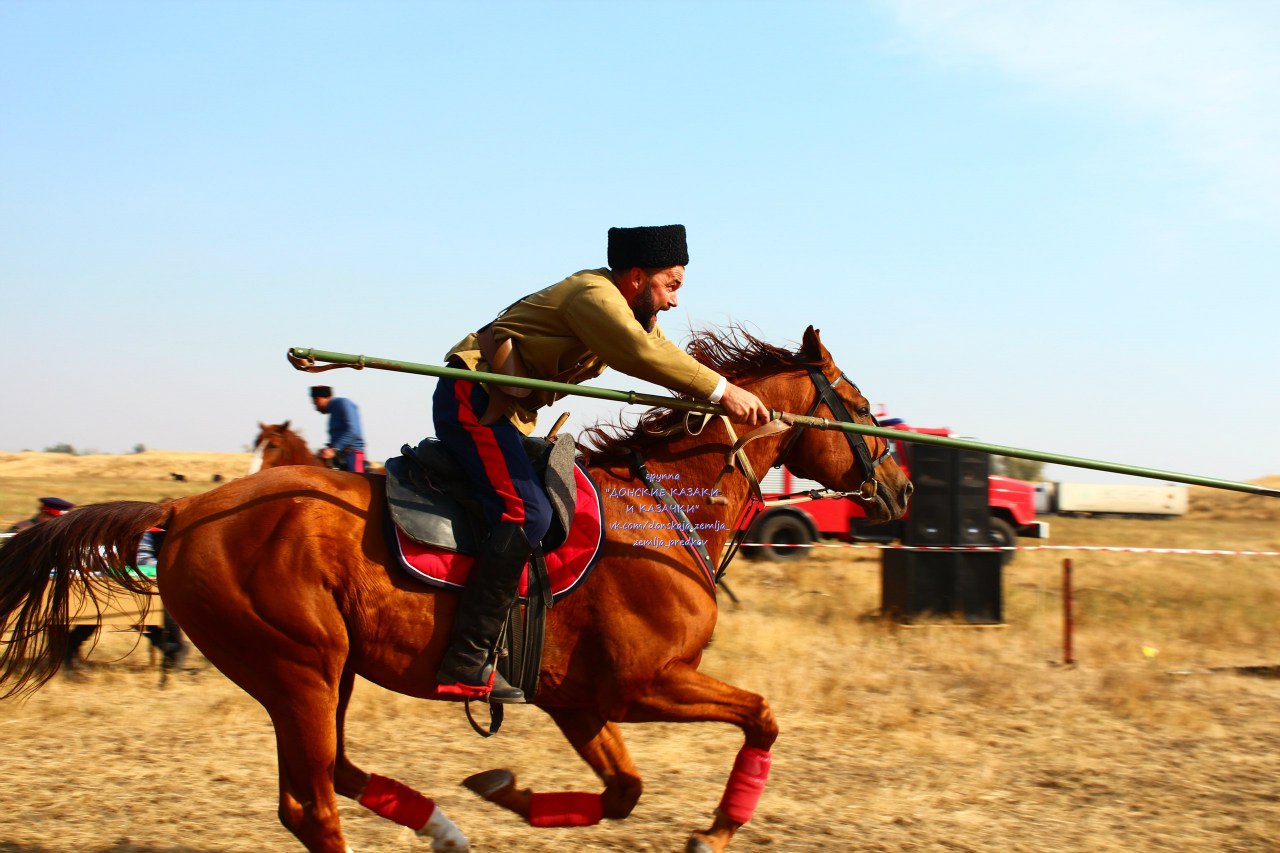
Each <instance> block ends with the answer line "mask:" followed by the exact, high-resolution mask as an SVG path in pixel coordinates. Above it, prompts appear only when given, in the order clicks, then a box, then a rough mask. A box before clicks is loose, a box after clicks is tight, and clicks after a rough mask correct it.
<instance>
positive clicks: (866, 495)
mask: <svg viewBox="0 0 1280 853" xmlns="http://www.w3.org/2000/svg"><path fill="white" fill-rule="evenodd" d="M805 369H806V370H807V371H808V372H809V379H810V380H811V381H812V382H813V385H814V388H816V389H817V391H818V395H817V397H815V398H814V400H813V405H812V406H810V407H809V411H808V412H806V413H805V416H806V417H810V418H811V417H813V415H814V413H815V412H817V411H818V408H819V407H820V406H821V405H822V404H823V403H826V404H827V408H829V409H830V410H831V414H832V416H833V417H834V418H835V419H836V420H837V421H845V422H849V421H853V420H854V419H853V417H852V416H851V415H850V414H849V410H848V408H846V407H845V404H844V400H841V399H840V395H839V394H837V393H836V386H837V385H839V384H840V383H841V382H848V383H849V385H851V386H852V387H853V390H854V391H857V392H858V394H861V393H862V392H861V391H858V386H857V385H856V384H854V382H853V380H851V379H850V378H849V377H848V376H846V375H845V374H844V372H843V371H841V373H840V375H839V376H838V377H836V381H835V382H832V381H830V380H829V379H827V375H826V374H825V373H823V372H822V370H821V368H819V367H818V366H817V365H814V364H807V365H805ZM869 417H870V418H871V423H872V424H874V425H875V426H880V422H879V421H878V420H876V416H875V415H869ZM844 437H845V440H846V441H848V442H849V449H851V450H852V451H853V455H854V456H856V457H857V459H858V464H859V465H861V466H862V474H863V477H864V478H865V479H863V481H862V485H860V486H858V489H857V491H855V492H850V493H849V495H850V496H852V497H855V498H857V499H858V500H860V501H863V502H864V503H870V502H871V501H873V500H875V497H876V494H877V493H878V492H879V490H880V481H879V480H877V479H876V469H877V468H879V467H880V466H881V464H883V463H884V461H885V460H886V459H888V458H889V442H888V440H886V439H881V441H884V449H883V450H881V451H880V454H879V455H878V456H876V457H874V458H873V457H872V456H871V436H867V435H863V436H860V437H858V438H855V437H854V434H853V433H851V432H846V433H845V434H844ZM799 438H800V433H799V432H794V433H792V434H791V437H790V438H788V439H787V443H786V445H785V446H784V447H783V448H782V452H781V453H780V454H778V461H776V462H774V463H773V467H775V468H781V467H782V466H783V464H785V463H786V461H787V457H788V456H790V455H791V451H792V450H793V449H795V446H796V442H797V441H798V440H799Z"/></svg>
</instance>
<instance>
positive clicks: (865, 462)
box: [632, 365, 890, 592]
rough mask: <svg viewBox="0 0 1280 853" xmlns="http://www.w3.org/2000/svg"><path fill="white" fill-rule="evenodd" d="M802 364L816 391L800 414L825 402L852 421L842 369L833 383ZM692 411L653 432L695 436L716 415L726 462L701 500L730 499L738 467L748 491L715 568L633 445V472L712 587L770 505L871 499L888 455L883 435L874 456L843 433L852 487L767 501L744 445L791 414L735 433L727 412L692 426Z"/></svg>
mask: <svg viewBox="0 0 1280 853" xmlns="http://www.w3.org/2000/svg"><path fill="white" fill-rule="evenodd" d="M805 368H806V370H807V372H808V374H809V379H810V381H812V382H813V385H814V388H815V389H816V390H817V395H816V396H815V398H814V401H813V405H812V406H810V407H809V411H808V412H807V413H806V414H805V415H804V417H805V418H808V419H811V418H813V416H814V414H815V413H816V412H817V411H818V409H819V408H820V407H821V406H822V404H824V403H825V404H826V405H827V407H828V408H829V409H830V410H831V414H832V415H833V416H834V417H835V418H836V419H837V420H841V421H850V420H852V418H851V417H850V415H849V410H848V408H847V407H846V406H845V404H844V401H843V400H841V399H840V395H839V394H838V393H836V390H835V387H836V386H837V385H839V384H840V383H841V382H848V383H849V384H850V385H851V386H853V388H854V390H857V387H858V386H857V385H855V384H854V383H853V382H852V381H851V380H850V379H849V378H848V377H847V376H846V375H845V374H844V373H841V374H840V376H839V377H838V378H837V379H836V381H835V382H831V381H830V380H828V379H827V377H826V374H824V373H823V372H822V370H821V369H820V368H818V367H817V366H816V365H805ZM859 393H860V392H859ZM695 414H698V413H695V412H689V413H687V414H686V415H685V417H684V419H683V421H682V422H681V423H680V424H678V425H675V426H671V427H668V428H667V429H664V430H660V431H656V432H653V433H651V434H652V435H656V436H666V435H672V434H674V433H676V432H679V431H684V432H685V433H686V434H688V435H691V436H698V435H701V434H702V431H703V430H704V429H706V426H707V424H708V423H709V422H710V421H711V419H712V418H713V417H718V418H719V419H720V420H721V421H722V422H723V423H724V428H725V432H726V433H727V434H728V436H729V441H730V442H731V446H730V448H729V450H728V451H727V452H726V454H725V464H724V466H723V467H722V468H721V469H720V473H719V474H717V475H716V479H715V482H714V484H713V485H712V487H711V495H709V496H707V497H706V499H705V502H706V503H707V504H718V505H724V504H727V503H728V500H727V499H726V498H725V497H724V496H723V495H721V494H720V484H721V483H722V482H723V481H724V478H725V477H726V476H728V475H729V474H731V473H733V472H734V471H738V472H739V473H741V474H742V476H743V477H745V478H746V480H747V483H748V485H749V486H750V490H751V492H750V494H749V495H748V497H747V503H746V505H745V506H744V507H743V508H742V511H741V512H740V513H739V514H738V517H737V518H736V519H735V520H734V525H733V533H732V535H731V536H730V538H729V541H728V542H727V543H726V545H725V550H724V554H723V555H722V557H721V560H720V564H719V565H718V566H717V567H716V569H715V571H714V572H712V570H711V555H710V553H709V552H708V551H707V548H706V544H705V543H704V542H703V541H702V540H701V539H698V538H697V537H696V536H695V529H694V526H693V524H692V523H691V522H690V521H689V517H688V516H687V515H686V514H685V512H684V509H683V508H682V507H681V506H680V504H679V503H678V502H677V501H676V500H675V499H674V498H673V497H672V496H671V494H670V493H669V492H668V491H667V490H666V489H664V488H662V486H661V484H660V483H658V482H657V481H656V480H655V479H654V478H653V476H652V475H651V474H650V473H649V471H648V469H647V468H646V466H645V460H644V455H643V454H642V453H641V452H640V450H639V449H638V448H633V449H632V464H633V465H634V467H635V470H636V475H637V476H638V477H639V478H640V480H641V482H643V483H644V485H645V488H646V489H648V491H649V493H650V494H651V495H653V496H654V497H655V498H657V499H658V501H659V503H661V504H662V506H663V508H664V510H665V511H666V513H667V515H668V516H669V517H671V518H672V519H673V520H674V521H675V522H676V526H677V529H680V530H682V531H684V532H685V533H686V534H687V536H686V537H685V538H684V539H682V540H681V544H683V545H684V546H685V548H686V549H687V550H688V551H689V552H690V553H691V554H692V555H693V557H694V561H695V562H696V563H697V564H698V567H699V568H700V569H701V570H702V572H703V574H704V575H706V576H707V578H708V579H709V580H710V582H711V588H712V591H713V592H714V590H715V588H716V586H717V585H718V584H721V583H722V582H723V578H724V575H725V573H726V572H727V571H728V569H729V563H730V562H732V561H733V558H734V557H735V556H736V555H737V553H738V550H739V549H740V548H741V547H742V545H743V544H744V543H745V542H746V538H747V534H748V533H749V532H750V529H751V525H752V523H753V522H754V521H755V519H756V517H757V516H759V514H760V513H761V512H762V511H764V510H765V509H767V508H769V507H775V506H787V505H790V504H796V503H802V502H805V501H810V500H819V499H826V498H847V497H852V498H856V499H858V500H861V501H864V502H870V501H872V500H874V499H875V497H876V493H877V492H878V491H879V485H880V483H879V481H878V480H877V479H876V476H875V472H876V469H877V468H879V467H880V465H881V464H882V463H883V462H884V460H885V459H887V458H888V457H889V453H890V448H889V442H888V441H887V440H883V439H882V441H884V447H883V449H882V450H881V452H880V453H879V454H878V455H876V456H875V457H874V458H873V457H872V455H871V452H870V448H869V447H868V445H869V443H870V439H867V438H866V437H865V436H864V437H863V440H861V441H858V440H855V439H854V437H853V435H852V434H851V433H845V438H846V439H847V440H848V442H849V447H850V449H851V450H852V451H853V453H854V456H855V457H856V458H857V460H858V464H859V465H861V467H862V472H863V477H864V479H863V481H862V484H861V485H860V486H859V487H858V489H857V490H856V491H852V492H839V491H834V490H831V489H812V490H809V491H804V492H792V493H790V494H787V495H782V496H779V497H777V498H773V499H771V500H766V499H765V496H764V490H763V488H762V487H761V485H760V478H759V477H758V476H757V475H756V472H755V469H754V467H753V466H752V464H751V460H750V459H749V458H748V457H747V454H746V452H745V448H746V446H747V444H749V443H751V442H752V441H755V440H757V439H760V438H770V437H772V436H776V435H782V434H783V433H786V432H788V431H791V430H794V429H795V428H796V420H795V416H793V415H790V414H788V413H786V412H781V413H777V416H776V417H774V418H773V419H772V420H770V421H769V422H768V423H766V424H764V425H763V426H759V427H756V428H755V429H753V430H751V431H750V432H748V433H747V434H746V435H744V436H742V437H741V438H739V437H738V434H737V432H736V431H735V430H734V428H733V424H732V423H731V422H730V420H729V418H728V417H727V416H726V415H712V414H711V413H707V412H704V413H701V415H702V417H701V423H699V424H698V425H697V427H696V428H695V427H694V426H693V423H694V420H695V418H694V415H695ZM871 420H872V422H873V423H875V424H876V425H877V426H879V422H878V421H876V419H875V416H871ZM821 422H822V424H823V426H822V427H820V428H826V427H825V424H826V423H827V421H826V419H825V418H823V419H822V421H821ZM799 437H800V433H799V432H793V433H792V434H791V436H790V438H788V439H787V443H786V444H785V445H784V446H783V449H782V452H781V453H779V455H778V459H777V461H776V462H774V464H773V466H772V467H774V468H781V467H782V465H783V464H784V463H785V462H786V459H787V458H788V457H789V456H790V454H791V451H792V450H793V449H794V448H795V445H796V441H797V440H798V439H799Z"/></svg>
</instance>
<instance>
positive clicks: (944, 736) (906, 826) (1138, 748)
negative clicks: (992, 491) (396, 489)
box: [0, 477, 1280, 853]
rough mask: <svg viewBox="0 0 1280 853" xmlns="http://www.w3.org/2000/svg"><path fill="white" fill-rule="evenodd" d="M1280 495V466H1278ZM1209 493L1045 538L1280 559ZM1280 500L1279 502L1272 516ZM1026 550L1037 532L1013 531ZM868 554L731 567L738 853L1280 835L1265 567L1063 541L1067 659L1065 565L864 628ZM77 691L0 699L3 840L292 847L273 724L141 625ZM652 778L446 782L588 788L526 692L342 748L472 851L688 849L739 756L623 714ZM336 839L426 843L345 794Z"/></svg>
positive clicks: (1221, 842) (30, 847)
mask: <svg viewBox="0 0 1280 853" xmlns="http://www.w3.org/2000/svg"><path fill="white" fill-rule="evenodd" d="M1268 481H1269V482H1271V483H1276V482H1280V478H1275V477H1272V478H1268ZM1225 498H1226V499H1224V500H1219V498H1218V496H1217V495H1208V496H1202V495H1201V493H1199V492H1197V498H1196V500H1195V501H1194V505H1193V511H1192V513H1190V514H1189V516H1188V517H1187V518H1185V519H1180V520H1177V521H1160V522H1141V521H1123V522H1122V521H1115V522H1110V521H1099V520H1073V521H1063V522H1059V521H1056V520H1055V521H1054V525H1055V537H1054V540H1053V541H1055V542H1057V543H1062V544H1066V543H1077V544H1112V545H1134V546H1138V545H1141V546H1149V547H1160V546H1166V547H1215V548H1253V549H1267V548H1269V549H1275V550H1280V512H1277V510H1276V508H1275V507H1272V506H1265V507H1260V505H1259V504H1258V503H1257V502H1256V501H1243V502H1240V503H1239V505H1237V503H1236V501H1235V496H1225ZM1277 503H1280V502H1277ZM1024 544H1034V543H1029V542H1024ZM879 559H880V558H879V553H878V552H876V551H873V550H852V549H831V550H825V551H815V552H814V553H813V554H812V555H808V556H805V557H804V558H802V559H800V560H797V561H795V562H792V563H787V564H774V563H761V562H750V561H749V562H741V563H735V565H734V567H733V569H732V571H731V574H730V578H729V579H730V581H731V583H732V585H733V589H734V591H735V593H736V594H737V595H738V597H739V598H740V599H741V604H740V605H739V606H736V607H735V606H732V605H730V604H729V603H728V602H725V603H724V605H723V608H722V615H721V622H720V625H719V627H718V629H717V634H716V638H715V641H714V642H713V644H712V646H711V648H710V649H709V650H708V652H707V655H706V660H705V664H704V667H703V669H704V670H705V671H708V672H710V673H712V674H714V675H717V676H718V677H721V678H723V679H724V680H726V681H729V682H731V683H734V684H737V685H739V686H741V687H744V688H746V689H750V690H754V691H757V692H760V693H762V694H763V695H765V696H767V697H768V698H769V700H770V702H771V704H772V706H773V708H774V710H775V712H776V713H777V716H778V719H779V723H780V725H781V729H782V733H781V736H780V738H779V740H778V742H777V744H776V746H775V748H774V767H773V773H772V776H771V778H770V782H769V786H768V789H767V790H766V792H765V794H764V797H763V799H762V800H761V803H760V806H759V809H758V811H757V813H756V818H755V820H753V821H752V822H751V823H750V824H748V825H747V826H746V827H745V828H744V829H743V830H742V831H741V832H740V833H739V835H738V838H737V839H736V841H735V843H734V845H733V846H732V847H731V849H732V850H740V851H815V852H816V851H823V852H824V853H826V851H837V850H838V851H846V850H852V851H885V853H888V851H930V853H934V851H936V853H955V851H983V853H997V851H998V852H999V853H1010V852H1011V851H1037V852H1038V853H1039V851H1064V853H1067V851H1070V853H1077V851H1078V853H1099V851H1103V853H1110V852H1111V851H1114V853H1119V851H1126V853H1134V851H1137V853H1148V851H1150V853H1155V851H1179V852H1180V853H1181V851H1224V853H1225V851H1258V853H1262V851H1275V850H1280V790H1277V782H1276V780H1277V779H1280V680H1278V679H1275V678H1268V677H1261V676H1260V675H1259V674H1257V671H1253V672H1254V674H1245V672H1246V671H1244V670H1241V669H1238V667H1240V666H1243V665H1251V666H1258V665H1274V664H1280V631H1277V630H1276V628H1277V623H1278V619H1277V616H1278V615H1280V560H1277V559H1276V558H1265V557H1253V558H1238V559H1232V558H1227V557H1200V558H1193V557H1170V556H1163V557H1162V556H1159V555H1144V554H1136V555H1135V554H1111V553H1087V554H1079V555H1077V556H1076V557H1075V562H1076V563H1077V566H1076V577H1077V582H1078V588H1077V590H1076V595H1077V598H1078V614H1079V616H1080V624H1079V625H1078V628H1077V633H1076V635H1075V638H1074V639H1075V649H1076V656H1077V658H1078V661H1079V663H1078V665H1076V666H1073V667H1067V666H1063V665H1062V646H1061V641H1062V623H1061V618H1060V613H1061V595H1060V577H1061V572H1060V566H1061V563H1062V560H1063V555H1062V554H1061V553H1054V552H1035V551H1029V552H1026V553H1022V554H1019V556H1018V558H1017V559H1016V560H1015V561H1014V563H1013V564H1011V566H1010V567H1008V568H1007V569H1006V571H1005V622H1006V624H1005V625H1004V626H1001V627H991V628H973V627H968V626H958V625H951V624H946V623H939V624H935V625H929V626H927V627H918V628H910V629H908V628H904V627H902V626H895V625H892V624H887V623H885V622H884V621H882V620H880V619H879V618H877V616H876V611H877V609H878V603H879V600H878V597H879V592H880V590H879ZM90 662H91V663H90V665H89V666H88V667H87V668H86V669H84V670H82V675H81V677H80V678H78V679H71V678H63V677H59V678H57V679H55V680H54V681H53V682H51V683H50V684H48V685H47V686H46V687H45V688H43V689H42V690H41V691H39V692H38V693H37V694H35V695H34V696H33V697H32V698H31V699H29V700H27V701H25V702H22V703H18V702H12V701H9V702H4V703H0V737H3V743H4V753H3V754H4V759H3V761H4V768H5V773H6V776H7V777H8V778H7V784H6V785H5V786H4V787H3V788H2V789H0V853H61V851H85V853H233V851H234V853H240V851H246V853H247V851H258V852H259V853H276V851H279V853H286V851H298V850H301V849H302V848H301V846H300V845H298V844H297V842H296V841H295V839H294V838H293V836H292V835H290V834H289V833H288V832H287V831H286V830H285V829H283V828H282V827H281V826H280V824H279V823H278V821H277V820H276V818H275V808H276V794H275V792H276V785H277V782H276V770H275V750H274V743H273V734H272V729H271V726H270V723H269V721H268V719H267V717H266V715H265V713H264V712H263V711H262V710H261V708H259V706H257V705H256V704H255V703H254V702H253V701H252V700H251V699H249V698H248V697H247V696H246V695H245V694H243V693H241V692H240V691H239V690H238V689H237V688H235V687H234V685H232V684H230V683H229V682H228V681H227V680H226V679H225V678H224V677H222V676H221V675H220V674H219V673H218V672H217V671H216V670H214V669H212V668H211V667H209V666H208V665H207V664H206V663H205V662H204V661H203V659H202V658H201V657H200V656H199V655H198V654H193V656H192V657H191V659H190V660H189V661H188V667H187V668H186V669H185V670H184V671H182V672H180V673H178V674H177V675H176V676H175V677H174V678H172V679H171V680H170V681H169V682H168V683H167V685H166V686H165V687H164V688H163V689H162V688H161V687H160V686H159V670H158V668H157V667H156V665H155V662H154V661H153V660H151V659H150V658H149V655H148V652H147V650H146V649H145V647H140V646H135V645H134V640H133V639H132V635H129V634H126V633H115V632H109V633H107V634H106V635H105V636H104V637H103V639H102V641H101V643H100V644H99V646H98V648H97V649H96V650H95V651H94V653H93V655H92V656H91V658H90ZM624 735H625V736H626V737H627V738H628V743H629V744H630V748H631V751H632V753H633V755H634V757H635V759H636V761H637V763H638V764H639V766H640V769H641V771H642V773H643V774H644V776H645V785H646V788H645V794H644V797H643V799H642V800H641V802H640V805H639V806H638V808H637V809H636V811H635V813H634V814H633V815H632V817H630V818H629V819H627V820H626V821H620V822H606V823H605V824H602V825H600V826H597V827H592V828H586V829H572V830H571V829H556V830H539V829H534V828H531V827H528V826H525V825H523V824H521V823H520V822H519V820H518V819H517V818H515V816H513V815H511V814H509V813H506V812H503V811H501V810H499V809H497V808H496V807H494V806H491V805H488V804H486V803H484V802H482V801H480V800H479V799H477V798H476V797H475V796H474V795H472V794H471V793H469V792H468V791H467V790H465V789H464V788H462V787H461V786H460V785H459V784H458V783H459V782H460V781H461V780H462V779H463V778H464V777H466V776H468V775H470V774H471V773H474V772H477V771H479V770H484V769H488V768H492V767H507V768H510V769H512V770H514V771H516V772H517V773H518V774H519V777H520V780H521V782H522V783H523V784H527V785H530V786H532V787H534V788H535V789H537V790H542V791H551V790H596V789H597V784H596V781H595V780H594V778H593V777H592V776H591V774H590V772H589V771H588V770H587V768H586V767H585V765H583V764H582V763H581V762H580V761H579V759H578V758H577V757H576V756H575V755H574V754H573V753H572V751H571V750H570V749H569V748H568V747H567V745H566V744H565V743H564V741H563V739H562V738H561V736H560V734H559V733H558V731H557V730H556V729H555V727H554V726H553V725H552V723H551V722H550V720H549V719H548V718H547V717H546V716H545V715H543V714H542V713H541V712H539V711H538V710H536V709H534V708H528V707H525V708H514V709H512V710H511V711H510V712H509V714H508V717H507V721H506V724H505V726H504V728H503V730H502V732H501V733H500V734H499V735H498V736H497V737H495V738H492V739H490V740H485V739H482V738H480V737H478V736H476V735H475V734H473V733H472V732H471V731H470V729H469V727H468V726H467V724H466V722H465V720H464V718H463V716H462V711H461V709H460V707H458V706H455V705H450V704H443V703H429V702H421V701H416V700H411V699H408V698H406V697H403V696H399V695H395V694H391V693H388V692H386V691H383V690H381V689H380V688H378V687H376V686H373V685H370V684H368V683H363V682H362V683H360V684H358V685H357V688H356V694H355V699H354V702H353V707H352V709H351V713H350V715H349V717H348V746H349V750H350V753H351V755H352V757H353V759H354V760H355V761H356V762H357V763H358V764H360V765H361V766H362V767H363V768H364V769H366V770H369V771H373V772H378V773H382V774H384V775H389V776H393V777H396V778H398V779H400V780H401V781H403V782H405V783H407V784H409V785H411V786H413V787H415V788H417V789H418V790H421V791H423V792H424V793H426V794H427V795H429V796H432V797H434V798H435V799H436V800H437V801H438V803H439V805H440V807H441V808H443V809H444V810H445V811H446V813H447V814H448V815H449V816H450V817H451V818H452V819H453V820H454V821H455V822H456V823H457V824H458V825H459V826H460V827H461V828H462V829H463V831H464V832H466V833H467V834H468V835H469V836H470V838H471V841H472V843H473V849H474V850H476V851H531V853H544V852H546V853H549V851H565V850H581V851H636V850H638V851H678V850H682V849H683V845H684V839H685V837H686V835H687V833H688V832H689V831H690V830H694V829H701V828H704V827H705V825H706V824H707V823H708V822H709V818H710V814H711V811H712V809H713V808H714V806H715V804H716V803H717V801H718V800H719V797H720V794H721V792H722V791H723V788H724V783H725V779H726V777H727V774H728V771H729V768H730V766H731V764H732V762H733V757H734V754H735V753H736V752H737V750H738V747H739V745H740V744H741V735H740V733H739V732H737V731H736V730H734V729H731V728H729V727H726V726H718V725H685V726H676V725H629V726H625V727H624ZM341 812H342V819H343V824H344V830H345V832H346V834H347V840H348V843H349V844H350V846H351V848H352V849H353V850H354V851H357V853H369V851H409V850H427V849H429V847H428V846H427V845H424V844H422V843H421V842H416V841H415V840H414V839H413V838H412V837H411V835H410V834H409V833H408V832H407V831H405V830H402V829H400V828H398V827H396V826H394V825H392V824H389V823H387V822H385V821H382V820H380V819H378V818H376V817H374V816H373V815H372V814H370V813H368V812H366V811H365V810H364V809H362V808H361V807H360V806H358V805H357V804H355V803H351V802H348V801H341Z"/></svg>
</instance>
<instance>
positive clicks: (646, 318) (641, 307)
mask: <svg viewBox="0 0 1280 853" xmlns="http://www.w3.org/2000/svg"><path fill="white" fill-rule="evenodd" d="M631 313H632V314H634V315H635V318H636V322H637V323H639V324H640V326H641V328H643V329H644V330H645V331H646V332H652V331H653V327H654V326H656V325H658V308H657V306H656V305H655V304H654V301H653V288H652V287H649V286H647V285H646V286H645V289H644V290H642V291H641V292H640V294H639V295H638V296H636V301H635V302H634V303H632V305H631Z"/></svg>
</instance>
